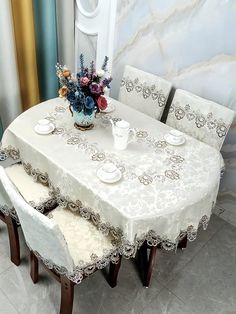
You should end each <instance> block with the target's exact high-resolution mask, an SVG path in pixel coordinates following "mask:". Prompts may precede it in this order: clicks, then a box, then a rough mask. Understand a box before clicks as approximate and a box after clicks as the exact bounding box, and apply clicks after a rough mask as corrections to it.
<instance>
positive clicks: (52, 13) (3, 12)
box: [0, 0, 75, 134]
mask: <svg viewBox="0 0 236 314" xmlns="http://www.w3.org/2000/svg"><path fill="white" fill-rule="evenodd" d="M74 1H75V0H0V36H1V40H0V78H1V93H0V118H1V121H2V124H1V125H2V127H3V129H4V128H6V127H7V126H8V125H9V124H10V123H11V122H12V121H13V120H14V119H15V118H16V117H17V116H18V115H19V114H20V113H21V111H22V109H23V110H25V109H28V108H29V107H31V106H33V105H35V104H37V103H39V102H40V101H44V100H47V99H50V98H53V97H57V95H58V93H57V91H58V82H57V77H56V71H55V64H56V63H57V62H58V61H59V62H60V63H61V64H63V65H64V64H66V65H67V66H68V67H70V68H71V69H72V70H73V69H74V50H75V46H74ZM58 56H59V57H58ZM0 129H1V128H0ZM0 134H1V133H0Z"/></svg>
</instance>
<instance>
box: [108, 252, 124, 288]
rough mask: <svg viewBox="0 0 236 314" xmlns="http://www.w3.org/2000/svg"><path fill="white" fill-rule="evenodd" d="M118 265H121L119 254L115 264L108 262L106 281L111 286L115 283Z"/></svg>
mask: <svg viewBox="0 0 236 314" xmlns="http://www.w3.org/2000/svg"><path fill="white" fill-rule="evenodd" d="M120 265H121V256H120V259H119V262H118V263H117V264H113V263H110V267H109V275H108V283H109V285H110V286H111V287H112V288H114V287H115V286H116V285H117V277H118V273H119V270H120Z"/></svg>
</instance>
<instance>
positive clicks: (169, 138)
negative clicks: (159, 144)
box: [164, 134, 185, 146]
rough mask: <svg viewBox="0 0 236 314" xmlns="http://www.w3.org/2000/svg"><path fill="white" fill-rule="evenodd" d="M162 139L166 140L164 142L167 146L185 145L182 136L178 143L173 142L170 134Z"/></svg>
mask: <svg viewBox="0 0 236 314" xmlns="http://www.w3.org/2000/svg"><path fill="white" fill-rule="evenodd" d="M164 139H165V140H166V142H167V143H168V144H170V145H173V146H179V145H183V144H184V143H185V138H184V136H183V137H182V138H181V139H180V141H179V142H176V141H174V140H173V137H172V136H171V135H170V134H165V135H164Z"/></svg>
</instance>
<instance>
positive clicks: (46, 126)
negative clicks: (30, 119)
mask: <svg viewBox="0 0 236 314" xmlns="http://www.w3.org/2000/svg"><path fill="white" fill-rule="evenodd" d="M38 128H39V129H40V131H42V132H47V131H49V130H50V128H51V122H50V121H49V120H47V119H41V120H39V121H38Z"/></svg>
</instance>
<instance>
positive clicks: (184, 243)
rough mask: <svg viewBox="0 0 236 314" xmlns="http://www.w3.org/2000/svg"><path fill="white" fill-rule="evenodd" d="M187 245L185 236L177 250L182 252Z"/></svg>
mask: <svg viewBox="0 0 236 314" xmlns="http://www.w3.org/2000/svg"><path fill="white" fill-rule="evenodd" d="M187 244H188V239H187V236H185V237H184V238H183V239H182V240H181V241H180V242H179V244H178V248H179V249H182V250H184V249H186V247H187Z"/></svg>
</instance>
